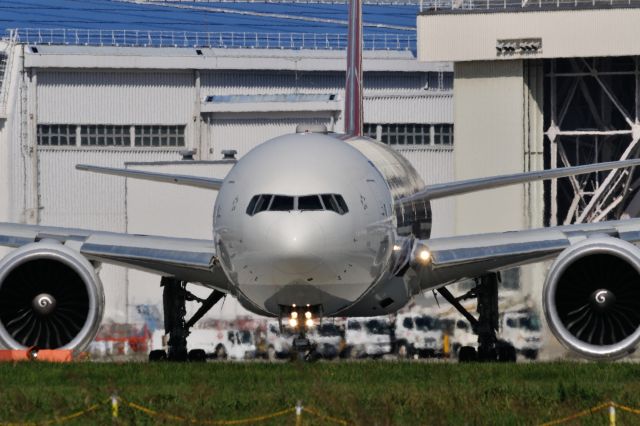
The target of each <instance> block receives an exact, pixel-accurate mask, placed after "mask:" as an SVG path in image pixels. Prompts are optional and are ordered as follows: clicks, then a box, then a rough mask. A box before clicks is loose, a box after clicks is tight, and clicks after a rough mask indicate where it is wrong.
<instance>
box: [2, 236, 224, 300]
mask: <svg viewBox="0 0 640 426" xmlns="http://www.w3.org/2000/svg"><path fill="white" fill-rule="evenodd" d="M42 240H55V241H58V242H60V243H62V244H65V245H67V246H69V247H71V248H72V249H74V250H76V251H78V252H79V253H80V254H82V255H83V256H84V257H86V258H87V259H89V260H91V261H96V262H104V263H111V264H116V265H121V266H126V267H129V268H133V269H139V270H143V271H147V272H152V273H156V274H159V275H164V276H171V277H175V278H176V279H179V280H184V281H189V282H192V283H202V284H205V285H208V286H211V287H214V288H216V289H218V290H220V291H223V292H229V291H230V290H231V289H230V285H229V282H228V280H227V278H226V276H225V274H224V272H223V271H222V268H221V267H220V265H219V263H218V259H217V256H216V252H215V246H214V243H213V241H211V240H196V239H187V238H170V237H156V236H147V235H132V234H120V233H115V232H99V231H89V230H83V229H73V228H58V227H47V226H37V225H21V224H15V223H0V246H5V247H22V246H24V245H26V244H29V243H35V242H38V241H42Z"/></svg>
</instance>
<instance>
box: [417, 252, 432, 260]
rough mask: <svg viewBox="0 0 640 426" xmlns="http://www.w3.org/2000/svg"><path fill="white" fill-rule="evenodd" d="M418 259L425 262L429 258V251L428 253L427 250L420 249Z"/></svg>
mask: <svg viewBox="0 0 640 426" xmlns="http://www.w3.org/2000/svg"><path fill="white" fill-rule="evenodd" d="M418 259H420V261H421V262H424V263H426V262H428V261H429V260H431V253H429V250H427V249H422V250H420V252H419V253H418Z"/></svg>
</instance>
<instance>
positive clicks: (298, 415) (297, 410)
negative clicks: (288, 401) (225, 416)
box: [0, 395, 350, 426]
mask: <svg viewBox="0 0 640 426" xmlns="http://www.w3.org/2000/svg"><path fill="white" fill-rule="evenodd" d="M101 407H103V408H105V407H108V408H109V409H110V412H111V418H112V420H113V421H114V422H117V421H118V419H120V418H121V408H122V407H127V408H129V409H131V410H133V411H137V412H140V413H143V414H146V415H147V416H149V417H152V418H155V419H158V420H163V421H169V422H171V421H174V422H177V423H189V424H196V425H198V424H199V425H212V426H213V425H218V426H231V425H248V424H252V425H253V424H258V423H261V422H265V421H268V420H273V419H277V418H284V417H285V416H294V419H293V420H294V421H295V425H296V426H299V425H302V420H303V415H304V414H305V413H306V414H308V415H310V416H312V417H315V418H317V419H319V420H321V421H323V422H324V423H326V424H336V425H343V426H346V425H349V424H350V422H349V421H347V420H344V419H340V418H337V417H333V416H329V415H326V414H323V413H322V412H320V411H319V410H316V409H315V408H312V407H305V406H304V405H302V402H298V403H297V404H296V405H295V407H289V408H285V409H283V410H280V411H276V412H274V413H268V414H263V415H260V416H253V417H246V418H243V419H235V420H211V419H198V418H192V417H185V416H180V415H176V414H171V413H164V412H161V411H158V410H154V409H152V408H149V407H146V406H144V405H141V404H138V403H135V402H132V401H128V400H126V399H125V398H122V397H120V396H118V395H112V396H110V397H109V398H107V399H106V400H103V401H102V402H99V403H96V404H92V405H89V406H87V407H86V408H84V409H82V410H78V411H75V412H73V413H70V414H67V415H65V416H56V417H53V418H51V419H47V420H41V421H26V422H20V421H11V422H4V421H0V426H36V425H43V426H44V425H53V424H62V423H67V422H70V421H72V420H79V419H80V418H81V417H83V416H85V415H87V414H89V413H92V412H95V411H97V410H98V409H100V408H101Z"/></svg>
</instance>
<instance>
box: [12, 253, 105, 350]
mask: <svg viewBox="0 0 640 426" xmlns="http://www.w3.org/2000/svg"><path fill="white" fill-rule="evenodd" d="M103 309H104V294H103V290H102V284H101V283H100V280H99V279H98V276H97V275H96V273H95V269H94V267H93V266H92V265H91V263H89V261H88V260H87V259H86V258H85V257H84V256H82V255H81V254H80V253H78V252H76V251H74V250H72V249H70V248H69V247H66V246H64V245H62V244H60V243H58V242H53V241H42V242H38V243H32V244H28V245H26V246H23V247H21V248H19V249H17V250H15V251H13V252H11V253H10V254H9V255H7V256H6V257H5V258H4V259H2V260H1V261H0V346H2V347H4V348H7V349H25V348H30V347H38V348H41V349H73V350H82V349H84V348H85V347H86V346H87V345H88V344H89V343H90V342H91V341H92V340H93V338H94V337H95V335H96V333H97V331H98V328H99V326H100V322H101V321H102V312H103Z"/></svg>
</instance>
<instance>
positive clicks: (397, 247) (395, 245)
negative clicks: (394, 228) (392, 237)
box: [393, 244, 402, 251]
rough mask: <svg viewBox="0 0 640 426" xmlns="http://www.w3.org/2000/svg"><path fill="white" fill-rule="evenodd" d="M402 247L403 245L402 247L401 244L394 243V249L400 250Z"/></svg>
mask: <svg viewBox="0 0 640 426" xmlns="http://www.w3.org/2000/svg"><path fill="white" fill-rule="evenodd" d="M401 248H402V247H400V246H399V245H397V244H394V245H393V251H400V249H401Z"/></svg>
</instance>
